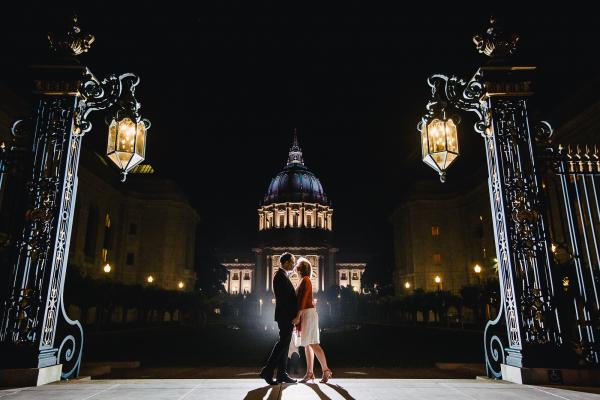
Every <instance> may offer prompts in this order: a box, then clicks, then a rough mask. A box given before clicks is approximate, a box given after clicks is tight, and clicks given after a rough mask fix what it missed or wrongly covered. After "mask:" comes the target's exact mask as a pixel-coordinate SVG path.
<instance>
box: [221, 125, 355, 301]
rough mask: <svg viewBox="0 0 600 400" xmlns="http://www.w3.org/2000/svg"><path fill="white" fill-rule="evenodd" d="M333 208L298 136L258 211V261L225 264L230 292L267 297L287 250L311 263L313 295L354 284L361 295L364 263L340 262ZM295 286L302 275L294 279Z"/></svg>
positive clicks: (226, 285) (226, 286)
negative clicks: (310, 168)
mask: <svg viewBox="0 0 600 400" xmlns="http://www.w3.org/2000/svg"><path fill="white" fill-rule="evenodd" d="M332 233H333V208H332V206H331V203H330V202H329V200H328V198H327V196H326V195H325V191H324V190H323V186H322V185H321V182H320V181H319V179H318V178H317V177H316V176H315V174H313V173H312V172H311V171H310V170H308V168H307V167H306V165H305V164H304V159H303V155H302V150H301V149H300V146H299V144H298V139H297V136H296V135H295V134H294V140H293V143H292V147H291V148H290V151H289V154H288V160H287V164H286V165H285V167H284V168H283V170H282V171H281V172H279V173H278V174H277V175H276V176H275V177H274V178H273V179H272V180H271V183H270V185H269V188H268V189H267V192H266V194H265V197H264V199H263V201H262V203H261V205H260V207H259V208H258V235H259V241H258V244H257V246H255V247H254V248H253V249H252V251H253V252H254V262H251V263H248V262H238V261H236V260H234V262H223V263H222V265H223V266H225V268H227V271H228V277H227V282H226V284H225V288H226V290H227V292H228V293H230V294H240V293H241V294H249V293H252V292H255V293H266V292H269V291H271V290H272V288H271V284H272V279H273V276H274V275H275V273H276V272H277V269H278V268H279V256H280V255H281V254H282V253H283V252H286V251H289V252H291V253H293V254H294V255H296V257H300V256H302V257H305V258H307V259H308V260H309V261H310V262H311V264H312V265H313V271H312V274H311V281H312V286H313V291H314V292H316V293H318V292H322V291H324V290H326V289H328V288H331V287H332V286H348V285H349V286H351V287H352V288H353V290H355V291H357V292H361V291H362V274H363V273H364V271H365V267H366V263H360V262H356V263H337V262H336V253H337V252H338V248H336V247H335V246H333V244H332ZM290 279H291V281H292V283H293V284H294V286H297V284H298V282H299V277H298V276H297V274H293V275H292V276H291V277H290Z"/></svg>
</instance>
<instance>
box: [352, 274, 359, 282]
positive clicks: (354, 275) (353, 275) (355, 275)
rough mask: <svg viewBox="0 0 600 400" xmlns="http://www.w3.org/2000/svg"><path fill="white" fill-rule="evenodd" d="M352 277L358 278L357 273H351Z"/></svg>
mask: <svg viewBox="0 0 600 400" xmlns="http://www.w3.org/2000/svg"><path fill="white" fill-rule="evenodd" d="M352 279H353V280H355V281H356V280H358V274H357V273H356V272H354V273H353V274H352Z"/></svg>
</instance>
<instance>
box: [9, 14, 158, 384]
mask: <svg viewBox="0 0 600 400" xmlns="http://www.w3.org/2000/svg"><path fill="white" fill-rule="evenodd" d="M49 40H50V46H51V49H52V51H53V52H54V55H53V57H52V58H51V59H50V60H49V62H48V63H46V64H44V65H35V66H33V67H32V72H33V76H34V85H33V93H34V100H35V106H34V110H33V115H32V118H31V121H29V120H23V121H19V122H18V123H16V124H15V126H14V128H13V132H14V133H15V134H16V133H20V135H21V136H23V135H25V137H26V141H27V148H26V151H25V152H24V156H25V157H24V158H23V160H21V161H22V162H23V163H24V171H25V173H24V179H25V181H26V184H25V188H26V193H25V201H24V204H23V205H22V207H23V209H22V210H18V211H17V212H19V213H21V212H22V214H20V215H24V216H25V218H24V220H23V221H22V223H21V225H20V226H19V227H18V231H17V232H15V233H14V240H13V247H14V250H13V256H12V258H11V260H10V262H11V265H12V270H11V278H10V282H9V284H10V288H9V293H8V297H7V300H6V302H5V303H4V304H3V307H2V312H1V320H0V352H1V353H2V357H0V359H1V361H0V363H1V365H0V367H2V368H5V369H6V368H33V369H36V370H37V372H38V374H39V376H49V378H48V380H49V381H52V380H56V379H60V377H62V378H71V377H74V376H77V375H78V374H79V367H80V362H81V354H82V348H83V330H82V328H81V324H80V323H79V322H78V321H72V320H71V319H69V318H68V316H67V314H66V312H65V308H64V302H63V288H64V282H65V275H66V267H67V261H68V255H69V242H70V238H71V226H72V224H73V211H74V208H75V199H76V194H77V184H78V179H77V171H78V166H79V153H80V149H81V141H82V138H83V136H84V134H85V133H86V132H88V131H89V130H90V129H91V124H90V122H89V120H88V117H89V115H90V113H92V112H93V111H96V110H106V109H109V108H111V109H113V111H114V114H113V116H112V119H111V123H110V127H109V132H108V140H107V156H108V157H109V158H110V159H111V160H112V161H113V162H114V163H115V164H116V165H117V166H118V167H119V168H120V169H121V172H122V175H123V180H124V178H125V176H126V174H127V172H128V171H129V170H130V169H131V168H133V167H134V166H135V165H136V164H139V163H140V162H141V161H142V160H143V159H144V157H145V145H146V132H147V130H148V128H149V127H150V124H149V122H148V121H147V120H144V119H142V118H141V116H140V114H139V108H140V104H139V102H138V101H137V100H136V98H135V87H136V86H137V85H138V83H139V78H138V77H137V76H135V75H133V74H122V75H111V76H109V77H108V78H106V79H104V80H102V81H100V80H98V79H97V78H96V77H95V76H94V75H93V74H92V72H91V71H90V70H89V69H88V68H87V67H85V66H83V65H81V64H80V63H79V61H78V60H77V59H76V58H77V56H78V55H80V54H81V53H84V52H87V51H88V50H89V48H90V46H91V45H92V43H93V42H94V36H92V35H89V34H84V33H82V31H81V29H80V27H79V25H78V22H77V18H76V17H74V18H73V21H72V25H71V29H70V30H69V31H68V32H67V33H66V34H64V35H54V34H51V35H49ZM106 269H108V268H106V267H105V271H106ZM107 274H108V272H107ZM42 369H45V370H44V371H42Z"/></svg>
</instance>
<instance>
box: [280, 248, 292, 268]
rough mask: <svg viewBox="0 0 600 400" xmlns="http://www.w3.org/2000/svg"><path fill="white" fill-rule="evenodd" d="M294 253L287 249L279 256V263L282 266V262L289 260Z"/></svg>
mask: <svg viewBox="0 0 600 400" xmlns="http://www.w3.org/2000/svg"><path fill="white" fill-rule="evenodd" d="M292 257H294V255H293V254H292V253H290V252H288V251H286V252H285V253H283V254H282V255H280V256H279V264H281V266H282V267H283V263H284V262H287V261H291V260H292Z"/></svg>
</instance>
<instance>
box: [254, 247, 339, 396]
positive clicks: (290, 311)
mask: <svg viewBox="0 0 600 400" xmlns="http://www.w3.org/2000/svg"><path fill="white" fill-rule="evenodd" d="M279 263H280V268H279V270H278V271H277V273H276V274H275V276H274V277H273V291H274V292H275V300H276V305H275V321H277V325H278V327H279V341H278V342H277V343H276V344H275V346H274V347H273V350H272V351H271V355H270V356H269V360H268V361H267V365H265V366H264V368H263V369H262V370H261V371H260V377H261V378H263V379H264V380H265V381H266V382H267V383H268V384H270V385H275V384H278V383H296V380H295V379H293V378H291V377H290V376H289V375H288V374H287V360H288V352H289V347H290V342H291V340H292V336H295V337H294V339H295V345H296V346H304V353H305V355H306V375H305V376H304V378H302V379H301V380H300V382H307V381H309V380H312V381H314V379H315V376H314V373H313V366H314V357H315V355H316V356H317V359H318V360H319V363H320V364H321V369H322V370H323V377H322V379H321V381H320V382H321V383H326V382H327V381H328V380H329V379H330V378H331V376H332V372H331V370H330V369H329V367H328V366H327V360H326V358H325V352H324V351H323V348H321V345H320V344H319V315H318V314H317V311H316V309H315V307H314V305H313V298H312V284H311V282H310V275H311V271H312V265H311V264H310V261H308V260H307V259H306V258H303V257H300V258H299V259H298V260H296V257H295V256H294V255H293V254H291V253H283V254H282V255H281V256H280V257H279ZM294 272H298V274H299V275H300V277H301V278H302V280H301V282H300V284H299V285H298V289H297V290H294V286H293V285H292V282H291V281H290V279H289V277H290V275H292V274H293V273H294ZM294 328H295V329H296V332H295V333H296V335H293V333H294ZM276 369H277V375H276V379H275V380H274V379H273V375H274V373H275V370H276Z"/></svg>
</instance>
